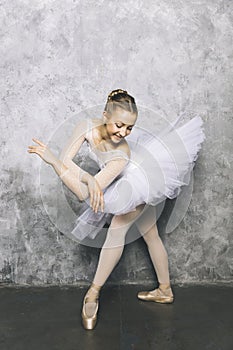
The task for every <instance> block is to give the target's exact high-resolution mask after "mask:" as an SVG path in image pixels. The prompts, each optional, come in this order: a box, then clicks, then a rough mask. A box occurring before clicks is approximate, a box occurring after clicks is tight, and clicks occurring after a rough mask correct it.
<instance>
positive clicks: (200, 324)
mask: <svg viewBox="0 0 233 350" xmlns="http://www.w3.org/2000/svg"><path fill="white" fill-rule="evenodd" d="M87 288H88V286H86V287H61V288H59V287H45V288H35V287H32V288H31V287H30V288H28V287H27V288H25V287H24V288H12V287H6V286H1V287H0V349H1V350H38V349H40V350H55V349H56V350H77V349H80V350H86V349H88V350H89V349H90V350H97V349H98V350H99V349H101V350H105V349H109V350H115V349H116V350H118V349H122V350H128V349H138V350H144V349H145V350H148V349H153V350H154V349H157V350H170V349H174V350H192V349H195V350H204V349H208V350H232V349H233V287H227V286H209V287H202V286H191V287H178V286H173V293H174V296H175V301H174V303H173V304H158V303H154V302H148V301H140V300H139V299H137V292H138V291H141V290H150V289H152V288H154V286H151V285H149V286H148V285H147V286H146V288H145V286H143V287H142V286H111V285H107V284H105V286H104V288H103V289H102V292H101V295H100V307H99V312H98V322H97V325H96V327H95V329H94V330H85V329H84V328H83V326H82V323H81V309H82V300H83V297H84V295H85V292H86V290H87Z"/></svg>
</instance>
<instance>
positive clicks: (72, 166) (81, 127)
mask: <svg viewBox="0 0 233 350" xmlns="http://www.w3.org/2000/svg"><path fill="white" fill-rule="evenodd" d="M87 131H88V123H87V120H82V121H81V122H79V123H78V125H77V126H76V127H75V129H74V131H73V133H72V135H71V137H70V138H69V140H68V142H67V144H66V145H65V147H64V149H63V150H62V151H61V153H60V155H59V160H60V161H61V162H62V164H64V166H65V170H64V171H60V173H58V175H59V177H60V178H61V180H62V181H63V182H64V184H65V185H66V186H67V187H68V188H69V189H70V190H71V191H72V192H73V193H74V194H76V196H77V197H78V198H79V200H81V201H83V200H85V199H87V198H88V197H89V190H88V186H87V179H88V177H90V176H91V175H90V174H89V173H88V172H87V171H84V170H83V169H82V168H81V167H79V166H78V165H77V164H76V163H75V162H74V161H73V158H74V156H75V155H76V154H77V152H78V151H79V149H80V147H81V146H82V144H83V142H84V141H85V134H86V132H87Z"/></svg>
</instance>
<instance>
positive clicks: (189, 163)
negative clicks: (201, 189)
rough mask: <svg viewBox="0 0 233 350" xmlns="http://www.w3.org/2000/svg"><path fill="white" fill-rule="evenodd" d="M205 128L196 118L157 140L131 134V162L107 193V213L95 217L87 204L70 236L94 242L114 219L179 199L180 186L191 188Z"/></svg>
mask: <svg viewBox="0 0 233 350" xmlns="http://www.w3.org/2000/svg"><path fill="white" fill-rule="evenodd" d="M176 122H177V120H176V121H175V123H176ZM175 123H174V124H175ZM174 124H173V125H174ZM202 124H203V121H202V119H201V118H200V117H198V116H197V117H194V118H193V119H191V120H190V121H188V122H186V123H185V124H184V125H182V126H180V127H177V128H174V127H173V126H172V127H171V128H170V130H163V131H162V133H160V134H159V135H157V136H155V135H153V134H151V133H149V132H148V131H145V130H142V129H137V130H136V132H135V133H134V134H133V133H131V135H132V134H133V135H132V137H130V136H131V135H129V137H127V142H128V144H129V146H130V150H131V159H130V162H129V163H128V165H127V166H126V168H125V169H124V170H123V172H122V173H121V174H120V175H119V176H118V177H117V178H116V179H115V180H114V181H113V182H112V183H111V185H109V186H108V187H107V188H106V189H105V191H104V203H105V209H104V213H102V212H100V211H99V212H98V213H94V212H93V210H92V209H91V208H90V207H89V200H87V201H86V207H87V208H86V210H85V211H84V212H83V213H82V214H81V215H80V216H79V217H78V219H77V220H76V226H75V228H74V229H73V231H72V232H71V234H72V235H73V236H74V238H76V239H78V240H83V239H84V238H86V237H88V238H95V237H96V235H97V234H98V232H99V231H100V230H101V228H102V227H103V226H104V224H105V223H106V222H108V223H110V220H111V218H112V216H113V215H119V214H125V213H128V212H130V211H132V210H135V208H136V207H137V206H138V205H139V204H142V203H147V204H150V205H157V204H159V203H160V202H162V201H163V200H165V199H166V198H170V199H172V198H175V197H177V196H178V195H179V193H180V191H181V186H183V185H188V184H189V181H190V174H191V172H192V170H193V167H194V165H195V161H196V159H197V157H198V152H199V150H200V149H201V143H202V142H203V141H204V139H205V134H204V132H203V129H202Z"/></svg>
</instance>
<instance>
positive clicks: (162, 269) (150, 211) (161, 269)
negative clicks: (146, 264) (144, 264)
mask: <svg viewBox="0 0 233 350" xmlns="http://www.w3.org/2000/svg"><path fill="white" fill-rule="evenodd" d="M135 224H136V226H137V228H138V230H139V232H140V233H141V235H142V236H143V238H144V240H145V242H146V244H147V248H148V251H149V254H150V257H151V260H152V263H153V266H154V269H155V271H156V274H157V277H158V281H159V284H161V285H170V277H169V264H168V255H167V251H166V249H165V247H164V244H163V242H162V240H161V238H160V236H159V234H158V228H157V225H156V207H155V206H149V207H148V208H147V210H146V211H145V212H144V213H143V214H142V215H141V216H140V217H139V219H138V220H137V221H136V223H135Z"/></svg>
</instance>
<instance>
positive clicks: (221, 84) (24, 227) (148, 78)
mask: <svg viewBox="0 0 233 350" xmlns="http://www.w3.org/2000/svg"><path fill="white" fill-rule="evenodd" d="M232 14H233V6H232V1H230V0H228V1H227V0H225V1H224V0H200V1H198V2H197V1H195V0H190V1H186V0H176V1H167V0H166V1H165V0H159V1H157V0H155V1H152V0H151V1H142V0H129V1H127V2H126V1H122V0H119V1H118V2H116V1H108V0H101V1H97V2H96V1H93V0H88V1H76V0H73V1H71V0H63V1H58V0H55V1H54V0H53V1H51V0H46V1H45V0H38V1H35V0H23V1H17V0H12V1H2V2H1V11H0V18H1V45H0V47H1V56H0V61H1V119H0V127H1V182H0V183H1V204H0V205H1V214H0V230H1V231H0V232H1V235H0V252H1V254H0V281H1V282H6V283H19V284H34V285H39V284H40V285H43V284H50V283H55V284H67V283H68V284H74V283H78V282H80V281H91V280H92V277H93V275H94V271H95V268H96V265H97V261H98V255H99V249H97V248H94V247H87V246H85V245H80V244H77V243H74V242H73V241H72V240H70V239H69V238H67V237H66V236H65V235H62V233H61V232H60V231H59V229H58V228H57V227H56V225H54V223H53V221H51V215H52V213H54V215H55V216H56V215H57V207H58V206H59V204H60V202H59V195H57V193H56V189H57V184H58V179H57V177H56V174H54V173H53V171H52V169H51V170H50V169H49V168H48V166H47V168H46V169H47V170H46V171H47V174H48V177H47V182H46V184H45V185H46V186H47V187H48V188H49V189H50V190H49V191H48V192H47V194H46V200H45V199H43V200H42V197H41V191H42V192H43V186H42V185H43V183H41V178H40V170H41V167H42V165H41V163H42V162H41V160H40V158H39V157H38V156H36V155H31V154H28V153H27V152H26V150H27V147H28V145H29V144H32V141H31V138H32V137H37V138H39V139H40V140H42V142H45V143H46V142H47V141H49V140H50V138H51V135H53V136H54V138H53V142H52V148H53V150H54V151H57V152H59V151H60V150H61V148H62V145H63V142H64V141H65V140H66V138H67V137H68V134H69V132H70V131H71V129H72V127H73V125H74V124H75V122H77V120H78V119H79V118H80V117H81V116H82V113H81V114H80V113H79V112H80V111H84V112H83V113H84V115H85V116H86V115H87V114H88V111H87V108H90V107H94V106H98V108H99V110H100V111H101V108H103V106H104V103H105V100H106V97H107V94H108V93H109V92H110V91H111V90H112V89H115V88H123V89H126V90H128V91H129V93H130V94H132V95H133V96H135V99H136V102H137V103H138V105H139V106H140V105H141V106H144V107H146V108H148V109H150V110H153V111H155V112H156V113H157V114H160V115H164V116H167V117H168V119H169V120H173V119H174V117H175V116H176V115H177V114H178V113H180V112H185V118H186V120H189V119H190V118H191V117H192V116H193V115H195V114H198V115H201V116H202V118H203V120H204V124H205V125H204V126H205V133H206V141H205V144H204V145H203V148H202V150H201V153H200V155H199V158H198V162H197V164H196V166H195V171H194V188H193V193H192V200H191V203H190V205H189V208H188V210H187V212H186V215H185V217H184V219H183V220H182V221H181V223H180V224H179V225H178V227H177V228H176V229H175V230H174V231H173V232H171V233H166V231H165V230H164V227H165V226H164V222H165V221H166V212H165V213H164V215H163V216H162V217H161V218H160V220H159V223H158V226H159V229H160V233H161V237H162V240H163V241H164V244H165V246H166V249H167V251H168V255H169V262H170V273H171V280H172V282H173V283H175V282H180V283H191V282H196V283H199V282H200V283H202V282H206V283H210V282H214V281H216V282H221V281H223V282H230V281H231V282H232V281H233V276H232V269H233V261H232V256H233V247H232V227H233V225H232V168H230V167H231V166H232V155H231V151H232V136H233V135H232V129H233V128H232V126H233V125H232V93H233V91H232V90H233V89H232V78H233V77H232V73H233V67H232V54H233V50H232V47H233V45H232V41H233V32H232V29H233V21H232ZM100 106H101V107H100ZM98 108H97V109H98ZM85 111H86V112H85ZM85 113H86V114H85ZM91 114H92V113H91ZM139 123H143V124H144V125H145V126H148V127H150V125H151V119H150V118H149V117H148V116H147V115H146V114H145V115H144V114H143V113H142V115H140V120H139ZM63 126H64V128H63ZM63 189H64V188H63ZM64 191H66V189H64ZM68 192H69V191H66V195H67V198H68V199H67V200H69V201H70V203H73V204H74V203H75V198H74V196H72V195H71V194H70V193H69V194H68ZM76 205H77V203H76ZM77 207H78V205H77ZM60 210H62V208H60ZM167 210H168V209H167ZM66 224H67V229H68V223H66ZM151 280H153V281H154V280H155V275H154V272H153V269H152V266H151V262H150V259H149V256H148V254H147V250H146V247H145V244H144V242H143V241H142V239H139V240H137V241H135V242H133V243H132V244H128V245H126V247H125V250H124V253H123V257H122V259H121V261H120V263H119V265H118V266H117V267H116V269H115V271H114V272H113V273H112V275H111V277H110V278H109V282H114V283H119V282H125V283H130V282H132V283H136V282H143V281H151Z"/></svg>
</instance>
